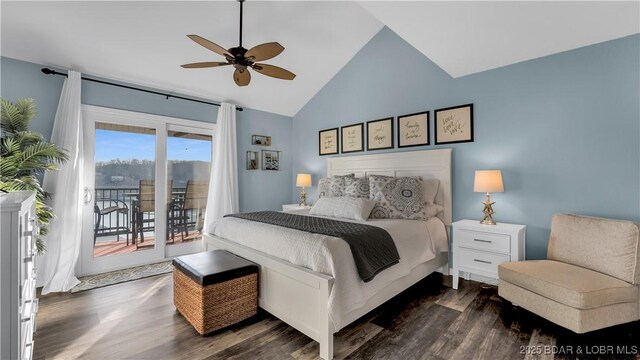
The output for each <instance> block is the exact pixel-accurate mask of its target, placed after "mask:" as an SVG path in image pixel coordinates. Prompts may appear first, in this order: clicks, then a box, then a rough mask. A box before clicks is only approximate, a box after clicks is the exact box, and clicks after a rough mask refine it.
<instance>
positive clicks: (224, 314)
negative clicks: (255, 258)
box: [173, 250, 258, 335]
mask: <svg viewBox="0 0 640 360" xmlns="http://www.w3.org/2000/svg"><path fill="white" fill-rule="evenodd" d="M173 266H174V267H173V303H174V305H175V306H176V309H177V310H178V311H179V312H180V313H181V314H182V316H184V317H185V318H186V319H187V321H189V323H191V325H192V326H193V327H194V328H195V329H196V331H197V332H198V333H200V335H205V334H208V333H210V332H212V331H215V330H218V329H221V328H224V327H226V326H229V325H233V324H235V323H237V322H240V321H242V320H244V319H247V318H249V317H251V316H253V315H255V314H256V312H257V310H258V265H256V264H254V263H252V262H250V261H248V260H245V259H243V258H241V257H238V256H236V255H234V254H232V253H230V252H227V251H225V250H212V251H206V252H202V253H197V254H192V255H186V256H180V257H177V258H175V259H174V260H173Z"/></svg>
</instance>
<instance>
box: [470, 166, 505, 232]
mask: <svg viewBox="0 0 640 360" xmlns="http://www.w3.org/2000/svg"><path fill="white" fill-rule="evenodd" d="M473 191H474V192H483V193H487V195H486V197H485V199H484V202H483V203H482V204H483V205H484V209H483V210H482V212H483V213H484V218H483V219H482V221H480V223H481V224H484V225H495V224H496V222H495V221H493V218H492V217H491V216H492V215H493V214H494V212H493V204H495V202H491V194H490V193H492V192H503V191H504V185H503V184H502V173H501V172H500V170H476V175H475V180H474V182H473Z"/></svg>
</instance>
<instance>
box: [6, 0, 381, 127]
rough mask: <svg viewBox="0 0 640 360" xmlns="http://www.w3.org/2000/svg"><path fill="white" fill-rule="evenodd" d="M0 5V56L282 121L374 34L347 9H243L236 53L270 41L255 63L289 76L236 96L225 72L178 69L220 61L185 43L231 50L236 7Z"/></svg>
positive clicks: (298, 5) (371, 23) (254, 82)
mask: <svg viewBox="0 0 640 360" xmlns="http://www.w3.org/2000/svg"><path fill="white" fill-rule="evenodd" d="M1 6H2V55H3V56H7V57H11V58H16V59H20V60H26V61H31V62H35V63H39V64H45V65H50V66H58V67H61V68H72V69H75V70H79V71H81V72H83V73H88V74H93V75H99V76H104V77H106V78H110V79H116V80H123V81H127V82H132V83H136V84H139V85H148V86H152V87H157V88H160V89H164V90H170V91H175V92H180V93H183V94H189V95H194V96H201V97H205V98H209V99H212V100H216V101H230V102H233V103H236V104H238V105H241V106H247V107H251V108H254V109H259V110H264V111H269V112H273V113H277V114H283V115H288V116H293V115H295V113H296V112H297V111H298V110H299V109H300V108H302V107H303V106H304V105H305V104H306V103H307V102H308V101H309V100H310V99H311V98H312V97H313V96H314V95H315V94H316V93H317V92H318V91H319V90H320V89H321V88H322V86H324V85H325V84H326V83H327V82H328V81H329V80H330V79H331V78H332V77H333V76H334V75H335V74H336V73H337V72H338V71H339V70H340V69H341V68H342V67H343V66H344V65H345V64H346V63H347V62H348V61H349V60H350V59H351V58H352V57H353V56H354V55H355V54H356V52H358V50H360V49H361V48H362V47H363V46H364V45H365V44H366V43H367V42H368V41H369V40H370V39H371V38H372V37H373V36H374V35H375V34H376V33H377V32H378V31H379V30H380V29H381V28H382V27H383V25H382V24H381V23H380V22H379V21H378V20H376V19H375V18H374V17H372V16H371V15H369V14H368V13H367V12H366V11H365V10H363V9H362V8H361V7H359V6H358V5H357V4H356V3H354V2H338V3H335V2H334V3H323V2H255V1H247V2H246V3H245V5H244V35H243V45H244V47H246V48H251V47H252V46H254V45H258V44H261V43H265V42H270V41H278V42H279V43H280V44H282V45H283V46H284V47H285V50H284V52H283V53H282V54H280V55H279V56H277V57H276V58H273V59H270V60H267V61H264V63H267V64H272V65H276V66H280V67H284V68H286V69H288V70H290V71H292V72H293V73H295V74H296V75H297V77H296V78H295V79H294V80H293V81H286V80H279V79H274V78H270V77H266V76H263V75H261V74H258V73H256V72H253V73H252V79H251V84H250V85H249V86H246V87H242V88H240V87H238V86H236V84H235V83H234V82H233V78H232V73H233V69H232V68H231V67H224V68H218V69H183V68H181V67H180V66H179V65H180V64H184V63H191V62H198V61H224V58H223V57H221V56H219V55H216V54H215V53H213V52H211V51H209V50H207V49H205V48H203V47H201V46H199V45H197V44H196V43H194V42H193V41H191V40H189V39H188V38H187V37H186V35H187V34H198V35H200V36H203V37H205V38H207V39H209V40H211V41H213V42H215V43H217V44H219V45H221V46H222V47H225V48H230V47H234V46H237V45H238V22H239V19H238V17H239V6H238V3H237V2H235V1H225V2H210V1H209V2H175V1H172V2H165V1H154V2H127V1H122V2H115V1H114V2H7V1H2V5H1ZM354 19H356V20H355V23H354Z"/></svg>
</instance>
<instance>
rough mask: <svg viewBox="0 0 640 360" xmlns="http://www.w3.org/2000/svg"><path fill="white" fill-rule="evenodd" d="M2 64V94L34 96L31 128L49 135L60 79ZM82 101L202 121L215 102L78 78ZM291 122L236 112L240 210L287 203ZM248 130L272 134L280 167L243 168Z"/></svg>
mask: <svg viewBox="0 0 640 360" xmlns="http://www.w3.org/2000/svg"><path fill="white" fill-rule="evenodd" d="M0 65H1V76H2V77H1V81H0V83H1V89H0V91H1V95H2V97H4V98H6V99H8V100H10V101H15V100H17V99H21V98H28V97H31V98H34V99H35V101H36V105H37V106H38V111H39V113H38V115H37V116H36V118H35V119H34V120H33V123H32V126H31V129H32V130H34V131H38V132H40V133H42V134H43V135H44V136H45V137H46V138H49V137H50V136H51V130H52V128H53V119H54V117H55V112H56V108H57V106H58V99H59V98H60V92H61V90H62V84H63V81H64V78H63V77H61V76H52V75H44V74H42V72H40V69H41V68H42V67H43V66H42V65H38V64H33V63H28V62H24V61H19V60H15V59H10V58H6V57H2V58H1V64H0ZM82 103H83V104H89V105H97V106H105V107H110V108H117V109H124V110H131V111H137V112H144V113H150V114H156V115H164V116H171V117H177V118H183V119H190V120H196V121H206V122H215V120H216V117H217V114H218V107H215V106H211V105H205V104H198V103H194V102H188V101H183V100H178V99H169V100H167V99H165V98H164V97H162V96H158V95H153V94H147V93H143V92H139V91H133V90H128V89H123V88H117V87H112V86H107V85H101V84H97V83H92V82H86V81H84V82H83V83H82ZM291 121H292V120H291V118H290V117H287V116H281V115H276V114H272V113H267V112H263V111H257V110H252V109H248V108H244V111H242V112H238V113H237V135H238V168H239V171H238V172H239V174H238V176H239V188H240V208H241V210H242V211H250V210H264V209H280V208H281V205H282V204H286V203H289V202H290V200H291V191H290V189H291V187H292V186H293V184H292V172H291V171H292V146H291V138H292V133H291V132H292V124H291ZM252 134H267V135H271V136H272V137H273V144H274V146H273V147H272V148H273V149H277V150H282V151H283V153H282V155H283V158H282V163H281V165H282V170H281V171H278V172H271V171H270V172H265V171H252V172H248V171H246V170H244V168H245V163H244V159H245V151H246V150H248V149H249V148H251V145H250V144H251V135H252ZM265 189H267V191H265Z"/></svg>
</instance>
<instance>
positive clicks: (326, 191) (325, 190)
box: [316, 178, 331, 199]
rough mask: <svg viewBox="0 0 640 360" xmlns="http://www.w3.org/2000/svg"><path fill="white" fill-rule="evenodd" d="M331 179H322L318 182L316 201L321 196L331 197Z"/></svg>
mask: <svg viewBox="0 0 640 360" xmlns="http://www.w3.org/2000/svg"><path fill="white" fill-rule="evenodd" d="M330 194H331V179H329V178H322V179H320V180H319V181H318V192H317V193H316V195H317V197H318V199H320V198H321V197H323V196H331V195H330Z"/></svg>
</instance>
